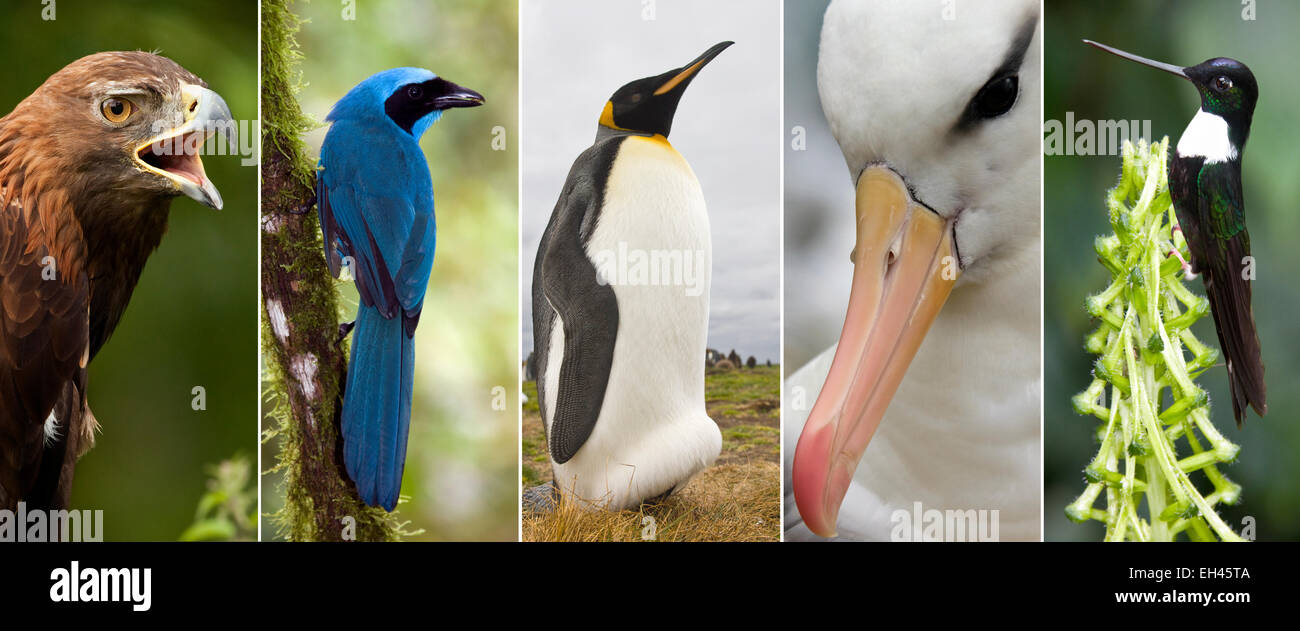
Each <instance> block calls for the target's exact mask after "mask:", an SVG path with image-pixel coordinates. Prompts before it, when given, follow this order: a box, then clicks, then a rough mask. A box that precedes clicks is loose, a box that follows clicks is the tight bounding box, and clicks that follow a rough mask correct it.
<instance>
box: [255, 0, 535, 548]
mask: <svg viewBox="0 0 1300 631" xmlns="http://www.w3.org/2000/svg"><path fill="white" fill-rule="evenodd" d="M290 7H291V9H292V10H293V11H294V12H295V13H296V14H298V15H299V16H300V17H302V18H305V19H307V20H309V22H307V23H306V24H303V26H302V31H301V32H300V33H299V34H298V43H299V44H300V46H301V49H302V53H303V56H304V58H303V60H302V64H301V66H300V70H301V71H302V79H303V83H304V87H303V89H302V92H301V93H300V94H299V95H298V97H299V102H300V104H301V105H302V109H303V111H304V112H305V113H307V114H308V115H309V116H312V117H313V118H315V119H316V120H318V121H324V120H325V116H326V114H328V113H329V110H330V108H331V107H332V106H333V105H334V103H335V102H336V101H338V99H340V98H342V97H343V95H344V94H346V93H347V91H348V90H349V89H351V88H352V86H354V85H356V84H357V83H360V82H361V81H362V80H364V79H365V78H366V77H368V76H370V75H372V74H374V73H376V72H379V71H381V70H386V69H388V68H394V67H398V66H417V67H423V68H428V69H430V70H432V71H434V72H435V73H437V74H438V75H440V76H442V77H445V78H446V79H447V80H449V81H452V82H455V83H458V84H460V85H463V86H465V87H467V88H471V89H473V90H476V91H478V92H480V93H481V94H483V96H484V97H485V99H486V105H484V106H483V107H478V108H473V109H463V110H452V111H450V112H448V113H447V114H446V115H445V116H444V117H443V118H442V120H440V121H439V122H438V123H437V124H435V125H434V126H433V127H432V128H430V129H429V131H428V132H427V133H425V135H424V138H423V140H422V142H421V146H422V147H423V149H424V151H425V156H426V158H427V159H428V161H429V168H430V171H431V172H432V177H433V188H434V199H435V208H436V213H437V217H438V245H437V253H436V259H435V261H434V265H433V276H432V278H430V280H429V288H428V292H427V293H426V298H425V303H424V304H425V308H424V315H423V316H422V317H421V318H420V327H419V330H418V331H417V333H416V336H415V342H416V350H415V357H416V368H415V398H414V401H413V403H412V412H411V428H410V437H409V440H408V443H407V458H406V473H405V475H404V477H403V480H402V494H403V495H407V496H410V498H411V499H410V501H409V502H407V503H404V504H401V505H399V506H398V508H397V514H398V517H399V519H401V520H410V522H411V523H410V524H409V525H408V526H407V528H406V529H407V530H417V529H423V530H424V531H425V532H424V533H423V534H422V535H420V536H418V537H415V538H416V539H433V540H509V541H513V540H515V539H516V538H517V536H518V505H519V502H518V448H519V447H518V444H519V443H518V427H519V425H518V410H519V399H518V397H519V393H518V389H519V385H518V384H519V360H518V351H517V349H518V348H519V343H518V335H519V333H518V332H519V320H518V302H517V295H518V294H517V291H516V290H517V277H518V269H519V267H518V266H519V259H518V214H517V210H516V209H517V194H518V155H519V154H518V147H517V144H516V143H517V139H518V135H517V125H516V121H517V120H518V111H517V109H516V107H517V102H518V98H517V92H518V55H517V50H518V44H517V42H518V38H517V35H516V33H517V19H516V12H515V3H513V2H490V3H484V2H479V1H475V0H438V1H430V2H403V1H393V2H360V3H357V5H356V9H355V20H346V19H344V14H343V10H344V8H343V7H342V6H341V5H340V3H337V2H319V1H318V2H310V3H307V2H295V3H292V4H291V5H290ZM326 131H327V129H326V128H325V127H322V128H320V129H318V130H316V131H314V132H313V133H311V134H309V135H308V136H307V137H306V142H307V144H308V151H309V152H310V155H311V156H312V157H313V158H315V157H316V156H318V155H319V149H320V143H321V141H323V140H324V138H325V132H326ZM502 134H503V135H504V136H503V137H502V136H500V135H502ZM498 137H502V138H503V140H504V142H505V150H502V151H497V150H494V149H493V139H494V138H498ZM339 288H340V290H341V292H342V296H343V312H344V313H342V314H341V317H343V318H344V319H346V320H351V319H352V318H353V317H354V315H355V313H356V306H357V294H356V290H355V288H354V287H353V285H352V283H351V282H348V283H342V282H340V284H339ZM494 389H496V390H494ZM264 423H266V424H267V426H273V425H274V423H275V421H274V420H273V419H270V418H267V419H265V420H264ZM277 450H278V444H268V445H266V446H265V447H264V450H263V452H262V459H263V468H264V469H269V468H270V467H271V463H273V462H275V456H276V453H277ZM279 482H280V480H279V477H278V476H268V477H266V478H265V479H263V483H262V511H263V513H269V512H274V511H276V510H278V509H279V508H280V506H281V505H282V504H283V491H282V489H281V488H280V485H279ZM274 530H275V529H274V527H273V524H271V523H270V521H269V520H267V521H266V522H265V523H264V526H263V531H262V538H263V540H271V539H274V538H275V532H274Z"/></svg>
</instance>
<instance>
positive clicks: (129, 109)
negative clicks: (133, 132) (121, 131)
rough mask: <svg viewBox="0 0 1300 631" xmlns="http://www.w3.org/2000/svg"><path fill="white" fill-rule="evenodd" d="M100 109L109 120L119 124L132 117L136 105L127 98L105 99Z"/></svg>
mask: <svg viewBox="0 0 1300 631" xmlns="http://www.w3.org/2000/svg"><path fill="white" fill-rule="evenodd" d="M99 111H100V113H102V114H103V115H104V118H106V119H108V122H110V123H114V124H117V123H122V122H125V121H126V119H128V118H131V114H132V113H134V112H135V105H133V104H132V103H131V102H130V101H128V100H126V99H116V98H114V99H104V102H103V103H100V104H99Z"/></svg>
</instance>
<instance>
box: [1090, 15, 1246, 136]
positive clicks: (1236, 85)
mask: <svg viewBox="0 0 1300 631" xmlns="http://www.w3.org/2000/svg"><path fill="white" fill-rule="evenodd" d="M1083 41H1084V42H1085V43H1087V44H1089V45H1091V46H1095V47H1097V48H1100V49H1101V50H1104V51H1106V52H1108V53H1111V54H1113V55H1118V56H1120V57H1123V58H1124V59H1127V60H1129V61H1136V62H1137V63H1140V64H1142V65H1144V66H1150V67H1152V68H1156V69H1159V70H1164V71H1165V72H1168V73H1170V74H1174V75H1178V76H1180V77H1182V78H1184V79H1187V80H1188V81H1191V82H1192V84H1193V85H1195V86H1196V90H1197V92H1200V94H1201V109H1202V110H1203V111H1205V112H1206V113H1208V114H1214V115H1215V116H1219V117H1221V118H1223V120H1224V121H1226V122H1227V123H1228V127H1229V129H1230V130H1231V133H1233V135H1234V136H1236V137H1234V138H1233V142H1234V143H1235V144H1237V145H1238V146H1240V145H1241V144H1242V143H1244V142H1245V136H1246V134H1248V133H1249V132H1250V119H1251V117H1252V116H1253V115H1254V113H1255V101H1256V100H1258V99H1259V85H1258V84H1257V83H1255V75H1254V73H1252V72H1251V71H1250V68H1247V67H1246V64H1243V63H1241V62H1240V61H1237V60H1236V59H1229V58H1227V57H1216V58H1214V59H1208V60H1206V61H1204V62H1202V63H1200V64H1197V65H1195V66H1187V67H1182V66H1175V65H1173V64H1167V63H1162V62H1159V61H1153V60H1151V59H1147V58H1146V57H1139V56H1138V55H1134V54H1132V53H1126V52H1124V51H1122V50H1119V49H1117V48H1111V47H1110V46H1106V45H1104V44H1098V43H1097V42H1094V41H1090V40H1086V39H1085V40H1083Z"/></svg>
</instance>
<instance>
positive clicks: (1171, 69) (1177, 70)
mask: <svg viewBox="0 0 1300 631" xmlns="http://www.w3.org/2000/svg"><path fill="white" fill-rule="evenodd" d="M1083 43H1085V44H1087V45H1089V46H1092V47H1094V48H1099V49H1101V50H1104V51H1106V52H1108V53H1110V54H1112V55H1115V56H1116V57H1123V58H1124V59H1127V60H1129V61H1136V62H1138V63H1140V64H1142V65H1144V66H1151V67H1152V68H1155V69H1157V70H1164V71H1165V72H1168V73H1169V74H1175V75H1178V76H1180V77H1182V78H1184V79H1187V80H1188V81H1190V80H1191V77H1189V76H1187V69H1186V68H1183V67H1182V66H1175V65H1173V64H1167V63H1164V62H1160V61H1155V60H1153V59H1147V58H1146V57H1139V56H1137V55H1134V54H1133V53H1126V52H1124V51H1122V50H1120V49H1118V48H1111V47H1110V46H1107V45H1105V44H1098V43H1097V42H1094V41H1092V40H1090V39H1085V40H1083Z"/></svg>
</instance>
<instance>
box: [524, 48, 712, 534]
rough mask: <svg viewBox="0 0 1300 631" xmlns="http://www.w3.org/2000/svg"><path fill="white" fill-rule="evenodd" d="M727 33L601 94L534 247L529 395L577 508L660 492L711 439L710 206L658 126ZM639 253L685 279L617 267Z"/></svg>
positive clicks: (680, 478)
mask: <svg viewBox="0 0 1300 631" xmlns="http://www.w3.org/2000/svg"><path fill="white" fill-rule="evenodd" d="M731 44H732V42H722V43H720V44H717V45H716V46H713V47H712V48H710V49H709V50H707V51H705V52H704V54H702V55H700V56H699V57H697V58H696V59H694V60H693V61H691V62H690V63H688V64H686V65H685V66H683V67H681V68H677V69H675V70H670V71H668V72H666V73H663V74H661V75H657V76H653V77H647V78H645V79H639V80H637V81H633V82H631V83H629V84H627V85H625V86H623V87H621V88H619V89H618V91H617V92H615V93H614V95H613V96H612V97H610V99H609V101H608V102H607V103H606V104H605V107H604V110H603V111H602V112H601V114H600V124H599V126H598V127H597V131H596V141H595V143H594V144H593V145H592V146H591V147H590V148H588V149H587V150H586V151H584V152H582V154H581V155H579V156H578V159H577V160H576V161H574V163H573V167H572V168H571V169H570V171H569V175H568V179H567V180H566V181H565V183H564V188H563V190H562V192H561V193H560V197H559V200H558V201H557V202H556V204H555V209H554V210H553V211H552V213H551V218H550V222H549V223H548V224H547V226H546V231H545V232H544V233H543V234H542V240H541V243H540V245H539V246H538V249H537V259H536V264H535V266H534V268H533V336H534V352H535V353H536V355H535V356H536V358H537V390H538V399H539V405H540V407H541V413H542V419H543V422H544V424H545V427H546V436H547V448H548V451H549V453H550V458H551V468H552V471H553V473H554V484H555V489H556V490H558V491H559V494H560V496H561V497H563V498H565V499H566V500H576V501H577V502H578V503H579V505H580V506H581V507H583V508H594V509H609V510H620V509H631V508H636V507H637V506H639V505H640V504H641V503H642V502H643V501H645V500H647V499H653V498H657V497H660V496H665V495H667V494H669V493H671V492H672V491H673V490H675V489H677V488H679V487H681V486H682V485H684V484H685V483H686V481H687V480H689V479H690V478H691V476H693V475H695V474H696V473H698V472H700V471H702V470H703V469H705V468H707V467H709V466H710V465H712V464H713V462H714V460H715V459H716V458H717V457H718V453H719V452H720V451H721V448H722V435H721V433H720V432H719V430H718V426H717V424H716V423H714V422H713V420H712V419H710V418H709V416H708V414H707V413H706V412H705V407H704V351H705V341H706V340H705V338H706V334H707V332H708V323H709V280H710V274H711V266H712V244H711V241H710V236H709V217H708V214H707V212H706V208H705V203H704V194H703V192H702V191H701V189H700V183H699V181H698V180H697V179H696V177H695V173H694V172H693V171H692V170H691V167H690V165H689V164H688V163H687V162H686V160H685V158H683V157H682V155H681V154H680V153H678V152H677V150H676V149H674V148H673V146H672V145H671V144H669V142H668V134H669V131H670V130H671V128H672V122H673V115H674V114H675V113H676V111H677V104H678V103H679V102H680V100H681V98H682V94H683V93H684V92H685V91H686V87H687V86H688V85H690V83H691V81H692V80H693V79H694V78H695V76H696V75H697V74H698V73H699V71H700V69H701V68H703V67H704V66H705V65H706V64H708V63H709V62H710V61H712V60H713V58H714V57H716V56H717V55H718V54H719V53H721V52H722V51H723V50H724V49H726V48H727V47H728V46H730V45H731ZM638 257H644V259H647V260H657V261H658V260H664V257H666V258H667V260H670V261H672V262H674V263H676V262H678V261H680V264H681V265H682V266H694V267H696V269H695V270H688V271H693V273H694V274H696V276H697V278H696V282H693V283H690V284H689V286H688V285H686V284H685V283H673V282H662V281H663V279H658V280H659V282H654V279H649V278H646V277H645V276H644V275H640V274H636V273H626V272H628V271H629V270H627V269H620V267H623V266H625V264H627V263H629V262H630V261H633V260H634V259H636V258H638Z"/></svg>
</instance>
